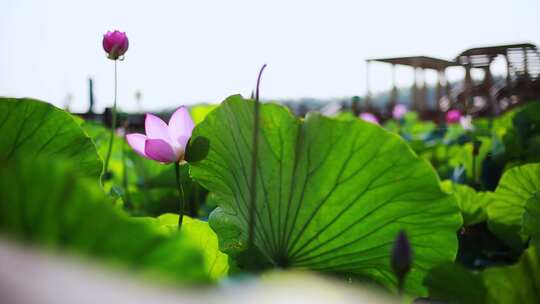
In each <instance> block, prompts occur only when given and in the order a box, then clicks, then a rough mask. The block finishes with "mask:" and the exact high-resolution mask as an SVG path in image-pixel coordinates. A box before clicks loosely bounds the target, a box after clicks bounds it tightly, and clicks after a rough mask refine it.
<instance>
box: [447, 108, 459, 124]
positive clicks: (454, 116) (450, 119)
mask: <svg viewBox="0 0 540 304" xmlns="http://www.w3.org/2000/svg"><path fill="white" fill-rule="evenodd" d="M460 118H461V113H460V112H459V110H455V109H454V110H450V111H448V112H446V122H447V123H457V122H459V119H460Z"/></svg>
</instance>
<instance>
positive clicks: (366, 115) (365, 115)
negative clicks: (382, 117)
mask: <svg viewBox="0 0 540 304" xmlns="http://www.w3.org/2000/svg"><path fill="white" fill-rule="evenodd" d="M358 116H359V117H360V118H361V119H362V120H364V121H367V122H370V123H374V124H376V125H378V124H379V119H378V118H377V116H375V115H373V114H372V113H369V112H362V113H360V115H358Z"/></svg>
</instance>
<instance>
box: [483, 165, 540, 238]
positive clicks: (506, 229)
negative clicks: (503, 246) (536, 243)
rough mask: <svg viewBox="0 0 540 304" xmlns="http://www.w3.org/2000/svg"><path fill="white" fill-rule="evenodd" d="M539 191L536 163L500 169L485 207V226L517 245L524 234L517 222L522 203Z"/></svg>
mask: <svg viewBox="0 0 540 304" xmlns="http://www.w3.org/2000/svg"><path fill="white" fill-rule="evenodd" d="M537 191H540V164H527V165H523V166H519V167H514V168H512V169H510V170H507V171H506V172H504V174H503V176H502V178H501V180H500V182H499V185H498V186H497V189H496V190H495V192H494V194H493V200H492V202H491V203H490V204H489V206H488V208H487V212H488V225H489V229H490V230H491V231H492V232H493V233H495V234H496V235H497V236H498V237H499V238H501V239H502V240H503V241H505V242H506V243H507V244H508V245H510V246H512V247H513V248H516V249H518V248H521V247H522V244H523V241H524V240H525V236H524V235H523V234H521V233H520V232H521V222H522V218H523V212H524V210H525V208H524V207H525V203H526V202H527V201H528V200H529V199H530V198H531V197H532V196H533V194H534V193H535V192H537Z"/></svg>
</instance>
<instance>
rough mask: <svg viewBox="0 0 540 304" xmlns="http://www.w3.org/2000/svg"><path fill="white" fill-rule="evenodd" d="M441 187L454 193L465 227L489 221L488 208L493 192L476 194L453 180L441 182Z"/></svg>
mask: <svg viewBox="0 0 540 304" xmlns="http://www.w3.org/2000/svg"><path fill="white" fill-rule="evenodd" d="M441 187H442V188H443V190H445V191H446V192H448V193H453V194H454V195H455V196H456V200H457V203H458V206H459V209H460V210H461V214H462V215H463V225H464V226H469V225H474V224H478V223H481V222H484V221H486V220H487V211H486V209H487V206H488V204H489V202H490V201H491V195H492V193H491V192H476V191H475V190H474V189H473V188H471V187H469V186H467V185H461V184H456V183H454V182H452V181H451V180H445V181H443V182H441Z"/></svg>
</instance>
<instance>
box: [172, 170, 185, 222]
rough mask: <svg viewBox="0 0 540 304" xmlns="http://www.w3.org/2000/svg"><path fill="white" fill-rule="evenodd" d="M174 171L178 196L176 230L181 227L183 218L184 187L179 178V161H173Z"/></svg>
mask: <svg viewBox="0 0 540 304" xmlns="http://www.w3.org/2000/svg"><path fill="white" fill-rule="evenodd" d="M174 173H175V174H176V189H177V190H178V196H179V198H180V200H179V204H178V230H180V229H182V221H183V219H184V200H185V198H184V187H183V186H182V182H181V180H180V163H178V162H175V163H174Z"/></svg>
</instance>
